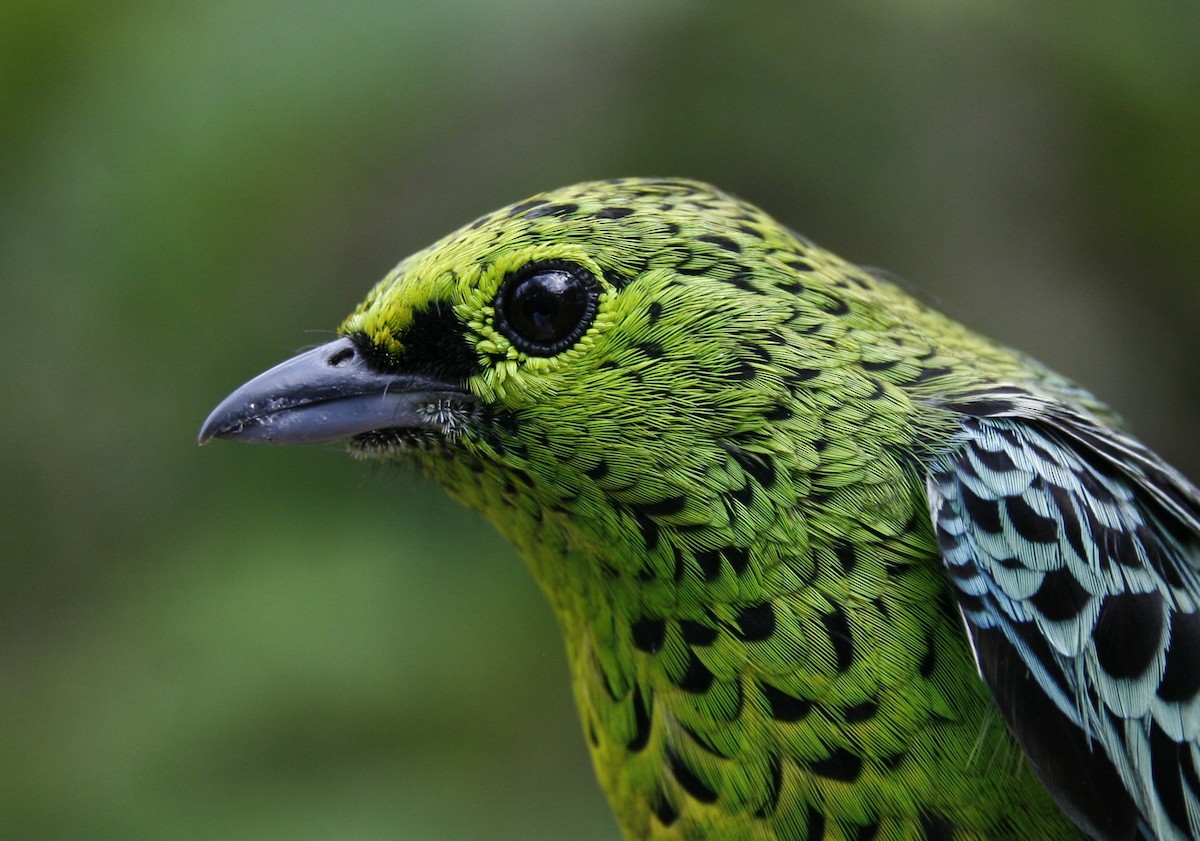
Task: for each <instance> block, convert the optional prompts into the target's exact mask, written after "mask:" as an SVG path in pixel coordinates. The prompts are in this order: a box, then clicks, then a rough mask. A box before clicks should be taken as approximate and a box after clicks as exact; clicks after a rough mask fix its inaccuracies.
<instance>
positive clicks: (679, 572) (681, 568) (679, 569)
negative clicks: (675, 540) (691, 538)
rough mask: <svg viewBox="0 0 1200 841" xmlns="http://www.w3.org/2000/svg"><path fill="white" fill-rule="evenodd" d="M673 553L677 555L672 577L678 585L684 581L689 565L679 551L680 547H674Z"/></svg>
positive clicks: (672, 548)
mask: <svg viewBox="0 0 1200 841" xmlns="http://www.w3.org/2000/svg"><path fill="white" fill-rule="evenodd" d="M671 551H672V552H673V553H674V554H675V569H674V571H673V573H672V576H671V577H672V578H673V579H674V581H675V583H676V584H678V583H679V582H680V581H682V580H683V573H684V572H685V571H686V570H687V564H686V563H685V562H684V559H683V553H682V552H680V551H679V547H678V546H672V547H671Z"/></svg>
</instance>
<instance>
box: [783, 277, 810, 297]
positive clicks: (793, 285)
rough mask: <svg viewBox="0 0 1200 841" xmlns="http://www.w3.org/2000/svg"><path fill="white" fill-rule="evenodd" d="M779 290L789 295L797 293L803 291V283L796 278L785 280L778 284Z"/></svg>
mask: <svg viewBox="0 0 1200 841" xmlns="http://www.w3.org/2000/svg"><path fill="white" fill-rule="evenodd" d="M779 291H781V292H787V293H788V294H789V295H799V294H800V293H801V292H803V291H804V284H803V283H801V282H800V281H798V280H785V281H783V282H782V283H780V284H779Z"/></svg>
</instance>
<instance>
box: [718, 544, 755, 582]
mask: <svg viewBox="0 0 1200 841" xmlns="http://www.w3.org/2000/svg"><path fill="white" fill-rule="evenodd" d="M721 554H722V555H723V556H724V557H725V560H726V561H728V562H729V565H730V566H731V567H733V572H734V574H735V575H741V574H742V573H743V572H745V571H746V568H747V567H748V566H750V550H749V549H744V548H742V547H741V546H726V547H725V548H724V549H722V550H721Z"/></svg>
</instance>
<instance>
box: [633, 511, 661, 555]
mask: <svg viewBox="0 0 1200 841" xmlns="http://www.w3.org/2000/svg"><path fill="white" fill-rule="evenodd" d="M632 514H633V520H634V522H635V523H637V527H638V531H640V532H641V533H642V540H644V541H645V542H646V549H647V550H650V551H653V550H654V548H655V547H657V546H658V523H656V522H654V521H653V520H651V519H650V518H649V517H647V516H646V515H645V514H643V513H641V512H640V511H633V512H632Z"/></svg>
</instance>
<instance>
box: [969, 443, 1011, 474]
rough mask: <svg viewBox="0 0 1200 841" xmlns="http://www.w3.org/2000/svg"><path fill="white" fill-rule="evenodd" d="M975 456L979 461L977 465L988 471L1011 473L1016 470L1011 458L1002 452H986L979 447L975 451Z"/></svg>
mask: <svg viewBox="0 0 1200 841" xmlns="http://www.w3.org/2000/svg"><path fill="white" fill-rule="evenodd" d="M975 455H976V457H977V458H978V459H979V463H980V464H982V465H983V466H984V467H986V468H987V469H988V470H994V471H996V472H997V473H1012V472H1013V471H1014V470H1016V469H1017V465H1016V463H1015V462H1014V461H1013V460H1012V456H1010V455H1009V454H1008V453H1006V452H1005V451H1004V450H987V449H984V448H983V447H979V448H977V449H976V450H975Z"/></svg>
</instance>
